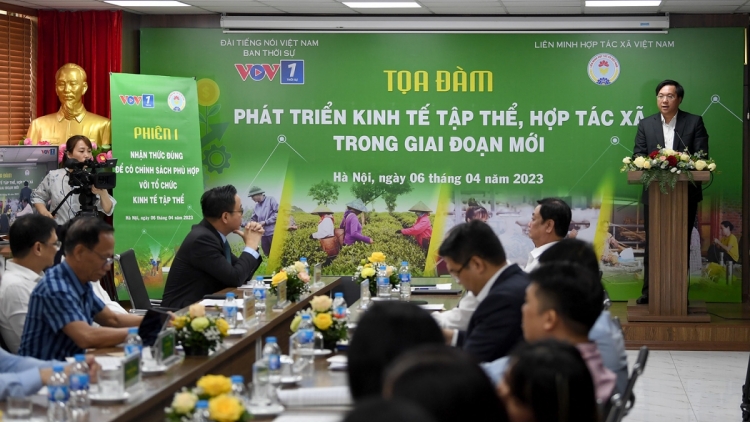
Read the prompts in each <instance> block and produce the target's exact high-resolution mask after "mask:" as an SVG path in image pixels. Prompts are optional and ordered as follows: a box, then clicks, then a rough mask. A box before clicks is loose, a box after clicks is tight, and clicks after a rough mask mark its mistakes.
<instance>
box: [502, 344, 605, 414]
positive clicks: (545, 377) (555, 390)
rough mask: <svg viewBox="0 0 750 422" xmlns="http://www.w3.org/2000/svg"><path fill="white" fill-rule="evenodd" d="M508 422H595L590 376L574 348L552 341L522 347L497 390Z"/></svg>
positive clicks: (594, 404) (517, 351)
mask: <svg viewBox="0 0 750 422" xmlns="http://www.w3.org/2000/svg"><path fill="white" fill-rule="evenodd" d="M498 394H499V395H500V398H501V399H502V401H503V403H505V409H506V410H507V411H508V419H510V421H511V422H574V421H575V422H598V421H599V410H598V408H597V405H596V399H595V396H594V384H593V382H592V381H591V373H590V372H589V370H588V368H587V367H586V363H585V362H584V361H583V358H582V357H581V354H580V353H579V352H578V349H576V348H575V347H574V346H572V345H570V344H568V343H564V342H560V341H558V340H554V339H547V340H542V341H539V342H537V343H532V344H530V345H522V346H521V347H520V348H519V349H517V350H515V351H514V352H513V353H512V355H511V357H510V367H509V368H508V371H507V372H506V373H505V376H504V377H503V380H502V382H501V383H500V385H499V386H498Z"/></svg>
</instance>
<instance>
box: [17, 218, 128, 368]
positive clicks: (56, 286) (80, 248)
mask: <svg viewBox="0 0 750 422" xmlns="http://www.w3.org/2000/svg"><path fill="white" fill-rule="evenodd" d="M63 247H64V250H65V256H66V260H65V262H62V263H60V264H58V265H56V266H55V267H53V268H51V269H49V270H47V271H46V272H45V274H44V277H42V279H41V280H40V281H39V283H37V286H36V287H35V288H34V290H33V291H32V292H31V300H30V302H29V311H28V314H27V316H26V325H25V327H24V331H23V336H22V337H21V347H20V349H19V350H18V354H19V355H21V356H32V357H35V358H37V359H45V360H48V359H58V360H64V359H65V357H67V356H73V355H75V354H77V353H83V351H84V350H85V349H90V348H101V347H111V346H115V345H117V344H120V343H122V342H123V341H125V337H126V336H127V327H137V326H138V325H139V324H140V323H141V320H142V319H143V317H142V316H136V315H129V314H116V313H114V312H112V310H111V309H109V308H107V307H105V306H104V303H102V301H101V300H100V299H99V298H97V297H96V295H94V292H93V290H92V288H91V284H90V282H91V281H95V280H99V279H101V278H102V277H103V276H104V274H106V273H107V271H109V268H110V266H111V265H112V261H113V258H112V256H113V254H114V247H115V238H114V228H113V227H112V226H110V225H109V224H107V223H105V222H103V221H101V220H99V219H98V218H94V217H84V218H81V219H80V220H78V221H76V222H75V223H73V224H72V225H71V226H70V229H69V230H68V233H67V235H66V238H65V244H64V245H63ZM94 321H96V322H97V323H98V324H99V325H100V327H93V326H92V325H91V324H92V322H94Z"/></svg>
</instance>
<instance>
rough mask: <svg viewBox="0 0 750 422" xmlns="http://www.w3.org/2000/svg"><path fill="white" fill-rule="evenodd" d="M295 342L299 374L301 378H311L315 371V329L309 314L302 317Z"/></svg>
mask: <svg viewBox="0 0 750 422" xmlns="http://www.w3.org/2000/svg"><path fill="white" fill-rule="evenodd" d="M296 342H297V345H296V346H297V356H298V359H299V360H300V362H299V368H300V374H301V375H302V376H303V377H306V376H312V374H313V372H314V371H315V352H314V349H315V327H314V326H313V323H312V318H311V317H310V315H309V314H303V315H302V321H300V323H299V327H298V328H297V339H296Z"/></svg>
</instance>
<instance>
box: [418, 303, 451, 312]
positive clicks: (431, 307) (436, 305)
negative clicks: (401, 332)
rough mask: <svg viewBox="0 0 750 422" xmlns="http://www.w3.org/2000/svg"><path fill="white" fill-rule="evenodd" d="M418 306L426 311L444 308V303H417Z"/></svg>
mask: <svg viewBox="0 0 750 422" xmlns="http://www.w3.org/2000/svg"><path fill="white" fill-rule="evenodd" d="M419 307H420V308H422V309H424V310H427V311H442V310H445V305H443V304H442V303H428V304H426V305H419Z"/></svg>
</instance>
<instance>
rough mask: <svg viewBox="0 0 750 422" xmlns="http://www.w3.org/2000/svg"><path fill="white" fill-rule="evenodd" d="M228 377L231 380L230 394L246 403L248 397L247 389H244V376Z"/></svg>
mask: <svg viewBox="0 0 750 422" xmlns="http://www.w3.org/2000/svg"><path fill="white" fill-rule="evenodd" d="M230 379H231V380H232V395H233V396H235V397H237V398H238V399H239V400H240V402H242V404H247V403H248V402H249V397H248V396H247V390H245V377H243V376H242V375H232V377H231V378H230Z"/></svg>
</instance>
